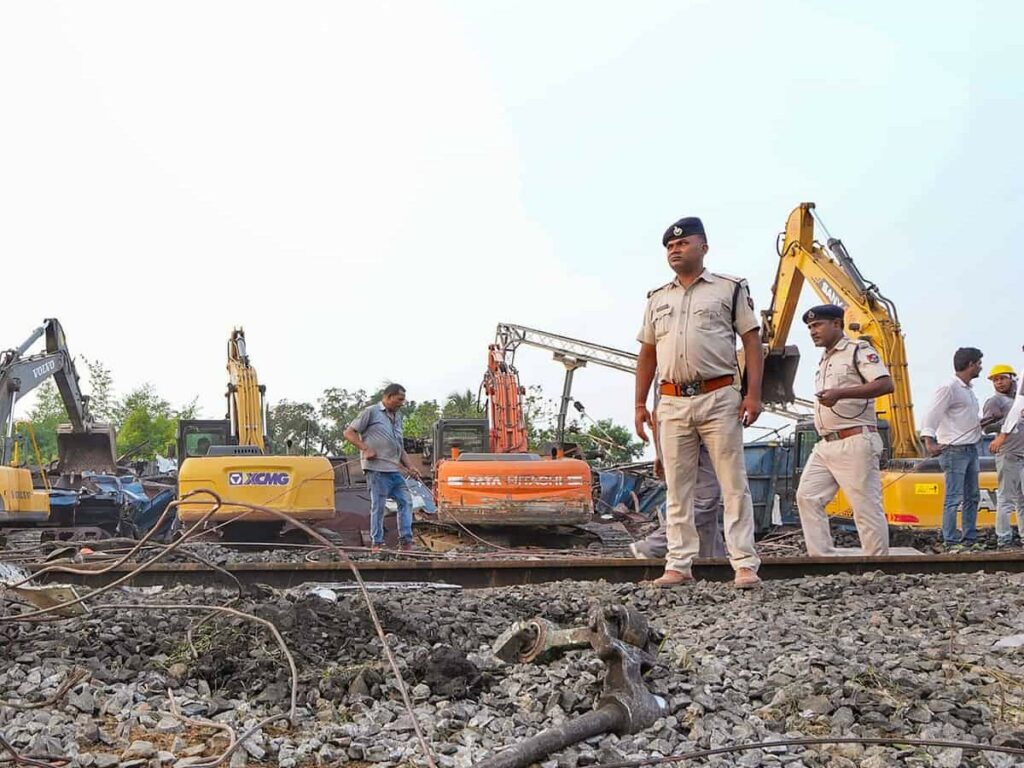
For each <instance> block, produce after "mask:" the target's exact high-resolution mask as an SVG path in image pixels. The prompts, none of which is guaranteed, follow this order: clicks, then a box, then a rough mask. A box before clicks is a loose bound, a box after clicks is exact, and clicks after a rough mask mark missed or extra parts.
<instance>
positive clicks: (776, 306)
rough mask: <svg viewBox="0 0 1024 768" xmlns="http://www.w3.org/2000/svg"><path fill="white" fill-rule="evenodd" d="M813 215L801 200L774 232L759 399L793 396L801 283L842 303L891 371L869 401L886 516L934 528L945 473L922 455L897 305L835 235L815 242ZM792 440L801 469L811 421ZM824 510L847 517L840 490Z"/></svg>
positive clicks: (988, 517)
mask: <svg viewBox="0 0 1024 768" xmlns="http://www.w3.org/2000/svg"><path fill="white" fill-rule="evenodd" d="M815 218H816V217H815V214H814V203H801V204H800V205H799V206H798V207H797V208H795V209H794V210H793V211H792V212H791V213H790V215H789V218H788V220H787V221H786V229H785V231H784V232H783V233H782V234H781V235H780V239H779V244H778V254H779V266H778V271H777V272H776V275H775V282H774V284H773V286H772V301H771V306H769V307H768V309H766V310H764V311H763V312H762V313H761V314H762V316H763V322H762V324H761V333H762V341H763V342H764V344H765V346H766V348H767V358H766V360H765V374H764V376H765V381H764V385H763V391H764V400H765V403H766V404H768V405H780V406H784V405H786V404H787V403H791V402H793V400H794V397H793V394H792V381H793V373H794V372H795V369H796V365H797V362H798V360H799V352H798V351H796V348H795V347H792V346H786V341H787V338H788V336H789V331H790V327H791V326H792V323H793V319H794V317H795V316H796V311H797V302H798V300H799V297H800V291H801V289H802V287H803V285H804V283H805V282H806V283H807V284H809V285H810V286H811V289H812V290H813V291H814V292H815V293H816V294H817V295H818V297H819V298H820V299H821V301H823V302H825V303H828V304H835V305H837V306H839V307H842V308H843V310H844V311H845V315H846V317H845V322H846V331H847V333H848V334H849V335H850V336H851V337H852V338H854V339H865V340H867V341H869V342H870V343H871V345H872V346H873V347H874V348H875V349H876V350H878V354H879V355H880V356H881V358H882V361H883V362H884V363H885V365H886V367H887V368H888V369H889V374H890V375H891V376H892V381H893V386H894V390H893V392H892V393H891V394H889V395H886V396H884V397H879V398H878V399H877V400H876V401H875V409H876V412H877V416H878V425H879V432H880V434H881V435H882V439H883V441H884V443H885V445H886V450H885V453H884V454H883V457H884V458H883V462H884V463H883V466H882V504H883V507H884V508H885V514H886V517H887V518H888V519H889V522H890V523H892V524H896V525H910V526H919V527H927V528H932V527H940V526H941V520H942V504H943V496H944V490H943V488H944V482H943V474H942V472H941V470H940V469H939V467H938V462H937V461H936V460H935V459H930V458H928V457H926V456H925V454H924V451H923V449H922V446H921V442H920V440H919V438H918V434H917V428H916V426H915V423H914V409H913V404H912V402H911V394H910V375H909V371H908V367H907V353H906V347H905V346H904V342H903V331H902V329H901V328H900V322H899V317H898V315H897V313H896V305H895V304H893V302H892V301H890V300H889V299H887V298H886V297H885V296H883V295H882V293H881V291H880V290H879V289H878V286H877V285H875V284H874V283H871V282H869V281H867V280H866V279H865V278H864V276H863V275H862V274H861V273H860V270H859V269H858V268H857V266H856V265H855V264H854V262H853V259H852V258H851V257H850V254H849V253H848V252H847V250H846V247H845V246H844V245H843V244H842V242H841V241H840V240H837V239H834V238H831V237H830V238H828V240H827V241H826V244H825V246H822V244H821V243H819V242H818V241H817V240H815V236H814V222H815ZM795 441H796V446H797V454H798V455H797V458H796V467H797V469H798V471H799V467H802V466H803V464H804V462H805V461H806V459H807V457H808V456H809V455H810V451H811V449H812V448H813V447H814V443H815V442H817V434H816V433H815V431H814V427H813V425H812V424H809V423H801V424H798V426H797V431H796V435H795ZM797 480H798V478H797ZM981 487H982V489H983V490H987V491H989V492H994V489H995V487H996V477H995V473H994V472H992V471H983V472H982V473H981ZM827 511H828V512H829V514H831V515H834V516H838V517H852V516H853V512H852V510H851V508H850V505H849V503H848V502H847V501H846V499H845V498H844V497H843V495H842V493H841V492H840V493H839V495H838V496H837V497H836V498H835V499H834V500H833V501H832V503H831V504H830V505H829V506H828V508H827ZM978 523H979V524H985V525H987V524H993V523H994V518H993V517H992V512H991V511H987V512H986V511H985V510H982V511H981V513H980V514H979V516H978Z"/></svg>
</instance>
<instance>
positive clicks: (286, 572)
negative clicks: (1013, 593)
mask: <svg viewBox="0 0 1024 768" xmlns="http://www.w3.org/2000/svg"><path fill="white" fill-rule="evenodd" d="M46 565H47V564H45V563H38V564H29V565H27V566H26V567H27V568H28V570H29V571H30V572H32V573H35V572H36V571H39V570H41V569H43V568H44V567H45V566H46ZM356 566H357V567H358V568H359V572H360V574H362V577H363V579H364V580H365V581H367V582H383V583H387V582H394V583H403V584H408V583H423V582H436V583H444V584H453V585H458V586H461V587H465V588H468V589H474V588H482V587H507V586H514V585H521V584H542V583H545V582H551V581H565V580H578V581H598V580H605V581H608V582H612V583H624V582H640V581H646V580H649V579H654V578H657V577H658V576H659V575H660V574H661V573H662V569H663V567H664V561H662V560H637V559H633V558H610V557H543V558H535V559H531V558H516V559H507V558H506V559H464V560H454V559H452V560H429V561H423V560H384V561H380V560H369V561H366V560H364V561H358V562H356ZM75 567H76V568H78V569H80V570H93V571H96V572H95V573H84V574H67V573H48V574H43V575H42V576H41V577H40V579H39V581H40V582H42V583H46V582H53V583H71V584H83V585H87V586H96V587H98V586H102V585H104V584H108V583H110V582H112V581H115V580H117V579H119V578H121V577H123V576H124V575H125V574H127V573H130V572H131V571H132V570H134V569H135V568H136V567H138V566H137V564H135V565H133V564H131V563H126V564H124V565H121V566H118V567H117V568H113V569H111V570H109V571H106V572H104V573H100V572H99V571H100V569H102V568H104V567H105V564H104V563H101V562H98V563H94V564H89V563H87V564H79V565H76V566H75ZM219 567H220V568H222V569H223V570H225V571H227V572H228V573H230V574H231V575H232V576H233V577H234V578H235V579H238V581H240V582H241V583H243V584H266V585H268V586H271V587H281V588H287V587H293V586H297V585H299V584H303V583H309V582H329V583H344V582H349V581H353V580H354V577H353V575H352V571H351V570H350V569H349V566H348V565H347V564H346V563H342V562H333V561H332V562H300V563H294V562H260V563H251V562H245V563H242V562H239V563H227V564H222V565H221V566H219ZM873 571H880V572H882V573H890V574H899V573H920V574H929V573H975V572H978V571H985V572H990V573H991V572H997V571H1004V572H1021V571H1024V551H1019V552H981V553H971V554H942V555H925V554H920V555H911V554H900V555H890V556H888V557H864V556H858V557H856V558H853V557H849V556H843V557H806V556H805V557H766V558H764V560H763V562H762V565H761V569H760V571H759V573H760V575H761V578H763V579H765V580H776V579H797V578H801V577H804V576H824V575H829V574H834V573H869V572H873ZM694 574H695V575H696V576H697V578H698V579H703V580H708V581H727V580H731V579H732V576H733V572H732V568H731V567H730V565H729V563H728V561H727V560H724V559H715V560H698V561H697V563H696V565H695V566H694ZM128 583H129V584H131V585H134V586H154V585H161V586H174V585H177V584H191V585H200V586H217V585H223V586H230V585H231V584H232V583H233V582H232V581H231V580H230V579H229V578H227V577H226V576H225V575H224V574H223V573H221V572H218V571H217V570H215V569H213V568H209V567H207V566H205V565H202V564H199V563H191V562H190V563H156V564H154V565H152V566H150V567H149V568H147V569H146V570H144V571H141V572H140V573H138V574H136V575H135V576H133V577H132V579H131V580H130V581H129V582H128Z"/></svg>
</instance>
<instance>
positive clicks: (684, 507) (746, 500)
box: [657, 387, 761, 573]
mask: <svg viewBox="0 0 1024 768" xmlns="http://www.w3.org/2000/svg"><path fill="white" fill-rule="evenodd" d="M739 409H740V393H739V390H737V389H735V388H734V387H723V388H722V389H717V390H715V391H714V392H709V393H707V394H706V395H696V396H695V397H671V396H669V395H663V396H662V397H661V400H660V401H659V403H658V411H657V413H658V437H659V440H660V442H661V455H662V459H663V461H664V463H665V482H666V485H667V486H668V490H667V493H666V502H667V503H666V508H665V521H666V524H667V533H668V555H667V556H666V558H665V569H666V570H670V571H679V572H681V573H690V567H691V565H692V564H693V559H694V557H696V556H697V552H698V551H699V549H700V540H699V538H698V536H697V529H696V527H695V526H694V521H693V500H694V486H695V485H696V482H697V456H698V453H699V450H700V444H701V442H703V443H704V445H706V446H707V449H708V456H709V457H710V458H711V465H712V466H713V467H714V469H715V474H716V475H717V476H718V483H719V485H721V487H722V501H723V503H724V505H725V512H724V515H723V517H724V522H725V546H726V549H727V550H728V551H729V560H730V562H731V563H732V567H733V568H734V569H738V568H753V569H754V570H757V567H758V566H759V565H760V564H761V560H760V559H759V558H758V556H757V551H756V550H755V549H754V504H753V501H752V500H751V498H750V488H749V487H748V486H747V467H746V463H745V462H744V458H743V425H742V424H740V421H739Z"/></svg>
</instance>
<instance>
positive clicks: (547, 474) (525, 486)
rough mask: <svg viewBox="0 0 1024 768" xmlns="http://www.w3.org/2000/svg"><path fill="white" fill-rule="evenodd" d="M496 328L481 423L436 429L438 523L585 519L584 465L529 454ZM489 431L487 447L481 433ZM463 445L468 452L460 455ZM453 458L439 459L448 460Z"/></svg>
mask: <svg viewBox="0 0 1024 768" xmlns="http://www.w3.org/2000/svg"><path fill="white" fill-rule="evenodd" d="M501 328H502V326H499V333H498V338H497V339H496V340H495V343H494V344H491V345H490V346H489V347H488V355H487V371H486V373H485V374H484V381H483V389H484V392H485V393H486V394H487V400H488V404H489V411H490V425H489V429H488V427H487V425H486V423H484V422H483V421H482V420H473V419H460V420H442V421H440V422H438V424H437V425H436V426H435V430H434V451H435V457H436V458H438V459H440V461H438V463H437V466H436V469H435V479H434V495H435V497H436V499H437V512H438V519H439V520H441V521H442V522H444V521H446V520H452V521H456V522H458V523H464V524H466V523H468V524H476V525H501V526H505V525H558V524H579V523H587V522H590V520H591V518H592V517H593V514H594V502H593V499H592V497H591V473H590V466H589V465H588V464H587V463H586V462H585V461H582V460H580V459H569V458H565V457H564V455H563V454H562V452H561V451H560V450H559V451H556V452H555V455H554V456H552V457H544V456H541V455H539V454H537V453H531V452H530V450H529V447H528V444H527V430H526V417H525V414H524V409H523V395H524V394H525V390H524V389H523V387H522V386H521V385H520V383H519V374H518V372H517V371H516V368H515V366H514V365H513V364H512V360H511V359H510V351H511V350H509V349H508V345H507V343H506V340H505V339H503V337H502V334H501ZM484 431H486V433H487V441H486V442H487V447H486V449H485V450H481V449H482V448H484V446H483V443H484V440H483V433H484ZM464 448H468V449H469V450H463V449H464ZM449 451H450V456H451V458H445V456H447V455H449V453H448V452H449Z"/></svg>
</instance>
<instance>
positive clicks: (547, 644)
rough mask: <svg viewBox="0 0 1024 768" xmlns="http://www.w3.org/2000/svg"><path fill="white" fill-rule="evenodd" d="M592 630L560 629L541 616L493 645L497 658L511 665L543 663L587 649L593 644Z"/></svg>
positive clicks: (519, 624) (521, 624)
mask: <svg viewBox="0 0 1024 768" xmlns="http://www.w3.org/2000/svg"><path fill="white" fill-rule="evenodd" d="M590 634H591V629H590V627H573V628H572V629H559V628H558V627H557V626H556V625H555V624H552V623H551V622H550V621H548V620H547V619H542V618H540V617H539V616H538V617H537V618H534V619H530V620H529V621H517V622H516V623H515V624H513V625H512V626H511V627H509V628H508V629H506V630H505V631H504V632H502V633H501V635H499V636H498V639H497V640H495V641H494V655H495V656H497V657H498V658H499V659H501V660H502V661H506V662H508V663H510V664H511V663H513V662H519V663H520V664H530V663H532V662H538V663H544V662H547V661H551V660H552V659H554V658H556V657H558V656H559V655H560V654H561V653H562V652H564V651H569V650H573V649H576V648H586V647H587V646H588V645H590V644H591V637H590Z"/></svg>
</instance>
